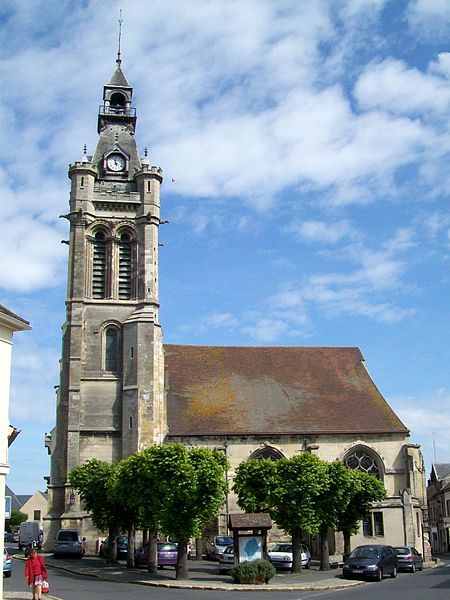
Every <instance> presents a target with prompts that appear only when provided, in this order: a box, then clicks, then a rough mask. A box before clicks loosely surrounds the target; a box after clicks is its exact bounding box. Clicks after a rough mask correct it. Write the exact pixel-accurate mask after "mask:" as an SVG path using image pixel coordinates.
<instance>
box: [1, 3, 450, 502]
mask: <svg viewBox="0 0 450 600" xmlns="http://www.w3.org/2000/svg"><path fill="white" fill-rule="evenodd" d="M120 8H122V10H123V18H124V23H123V35H122V59H123V62H122V66H123V69H124V72H125V74H126V76H127V78H128V80H129V82H130V84H131V85H133V86H134V105H135V106H136V107H137V114H138V125H137V127H138V129H137V142H138V145H139V148H140V153H141V155H143V150H144V148H145V147H146V146H147V147H148V148H149V157H150V161H151V164H155V165H158V166H161V167H162V168H163V170H164V173H165V182H164V185H163V188H162V199H161V205H162V216H163V218H164V219H168V220H169V221H170V224H168V225H165V226H164V227H163V228H161V232H160V234H161V241H162V242H163V244H164V247H162V248H161V252H160V301H161V313H160V316H161V322H162V325H163V331H164V340H165V342H167V343H186V344H211V345H214V344H217V345H218V344H224V345H277V346H283V345H296V346H358V347H360V348H361V350H362V352H363V355H364V356H365V359H366V364H367V367H368V369H369V372H370V374H371V375H372V377H373V379H374V381H375V383H376V384H377V385H378V387H379V388H380V390H381V392H382V393H383V394H384V396H385V397H386V399H387V400H388V402H389V403H390V404H391V406H392V407H393V408H394V409H395V410H396V411H397V413H398V414H399V416H400V417H401V418H402V420H403V421H404V423H405V424H406V425H407V426H408V427H409V428H410V430H411V441H412V442H416V443H420V444H421V445H422V449H423V452H424V456H425V459H426V464H427V471H429V468H430V463H431V462H432V461H433V460H434V453H436V458H437V461H438V462H439V461H440V462H449V461H450V438H449V435H448V431H449V427H450V368H449V363H450V351H449V347H450V345H449V334H450V308H449V296H450V294H449V292H450V278H449V267H450V210H449V209H450V205H449V199H450V169H449V165H450V155H449V152H450V135H449V116H450V81H449V80H450V42H449V40H450V3H449V2H448V1H446V0H441V1H439V0H434V1H433V2H430V1H429V0H410V1H406V0H405V1H401V0H393V1H387V0H348V1H342V2H340V1H338V0H330V1H326V0H323V1H320V0H318V1H313V0H309V1H304V2H299V1H296V0H292V1H288V0H284V1H283V0H281V1H280V2H273V1H269V0H267V1H266V0H239V1H237V0H234V1H233V0H228V1H227V2H224V1H223V0H209V1H206V0H164V1H162V0H161V1H158V0H153V1H152V2H151V3H150V2H149V3H144V2H141V1H138V0H136V1H133V0H121V1H120V2H115V1H111V0H108V1H103V0H97V1H88V0H85V1H83V2H75V1H74V0H72V1H68V0H66V1H61V0H58V1H56V0H55V1H48V0H47V1H39V0H34V1H28V0H19V1H18V0H4V1H3V2H2V4H1V6H0V25H1V33H2V38H1V40H2V41H1V51H2V62H1V65H0V69H1V80H2V82H3V93H2V95H1V96H2V97H1V99H0V104H1V109H0V110H1V113H2V117H3V118H2V119H1V122H0V128H1V136H2V141H3V144H2V146H3V152H2V155H1V158H0V192H1V203H0V228H1V232H2V233H1V236H0V257H1V261H0V302H1V303H2V304H4V305H6V306H7V307H8V308H10V309H11V310H13V311H15V312H16V313H18V314H19V315H20V316H22V317H24V318H25V319H27V320H29V321H30V323H31V325H32V326H33V330H32V331H31V332H23V333H18V334H16V335H15V339H14V351H13V361H14V364H13V373H12V382H11V398H10V419H11V422H12V423H13V424H14V425H16V426H17V427H19V428H20V429H21V430H22V433H21V434H20V436H19V438H18V439H17V440H16V442H15V443H14V444H13V446H12V447H11V449H10V464H11V473H10V475H9V477H8V483H9V485H10V486H11V487H12V488H13V489H14V490H15V491H16V493H32V492H33V491H34V490H35V489H38V488H40V489H44V487H45V486H44V483H43V480H42V477H43V476H45V475H46V474H48V473H49V459H48V457H47V454H46V450H45V449H44V446H43V437H44V434H45V433H46V432H49V431H50V430H51V428H52V427H53V425H54V420H55V407H54V405H55V394H54V386H55V385H57V384H58V371H59V365H58V361H59V356H60V346H61V329H60V328H61V325H62V323H63V321H64V309H65V306H64V302H65V294H66V290H65V286H66V277H67V264H66V263H67V246H66V245H64V244H61V243H60V242H61V240H65V239H67V236H68V231H67V222H66V221H65V220H64V219H59V218H58V217H59V215H60V214H63V213H64V212H66V211H67V207H68V200H69V181H68V179H67V167H68V164H69V163H71V162H74V161H75V160H79V159H80V158H81V155H82V150H83V145H84V144H87V148H88V153H92V152H93V151H94V149H95V145H96V141H97V133H96V117H97V111H98V105H99V104H100V103H101V99H102V86H103V84H104V83H106V82H107V81H108V80H109V78H110V76H111V74H112V73H113V71H114V68H115V58H116V51H117V34H118V24H117V18H118V15H119V9H120ZM433 437H434V441H435V444H434V447H433Z"/></svg>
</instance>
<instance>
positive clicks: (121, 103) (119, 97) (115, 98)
mask: <svg viewBox="0 0 450 600" xmlns="http://www.w3.org/2000/svg"><path fill="white" fill-rule="evenodd" d="M109 105H110V107H111V111H112V112H123V110H124V109H125V96H124V95H123V94H120V93H119V92H115V93H114V94H112V95H111V98H110V100H109Z"/></svg>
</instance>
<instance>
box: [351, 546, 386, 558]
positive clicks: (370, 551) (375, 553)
mask: <svg viewBox="0 0 450 600" xmlns="http://www.w3.org/2000/svg"><path fill="white" fill-rule="evenodd" d="M379 557H380V549H379V548H377V547H376V546H358V547H357V548H355V549H354V550H353V552H352V553H351V554H350V558H379Z"/></svg>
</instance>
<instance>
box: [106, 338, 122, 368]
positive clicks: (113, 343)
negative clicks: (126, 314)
mask: <svg viewBox="0 0 450 600" xmlns="http://www.w3.org/2000/svg"><path fill="white" fill-rule="evenodd" d="M118 368H119V333H118V331H117V329H116V328H115V327H108V329H106V331H105V371H111V372H113V373H117V371H118Z"/></svg>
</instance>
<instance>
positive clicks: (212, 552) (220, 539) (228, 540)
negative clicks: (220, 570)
mask: <svg viewBox="0 0 450 600" xmlns="http://www.w3.org/2000/svg"><path fill="white" fill-rule="evenodd" d="M232 544H233V538H232V537H230V536H229V535H214V536H213V537H211V538H208V540H207V541H206V545H205V552H206V558H207V559H209V560H219V559H220V557H221V556H222V554H223V553H224V551H225V548H227V546H230V545H232Z"/></svg>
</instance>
